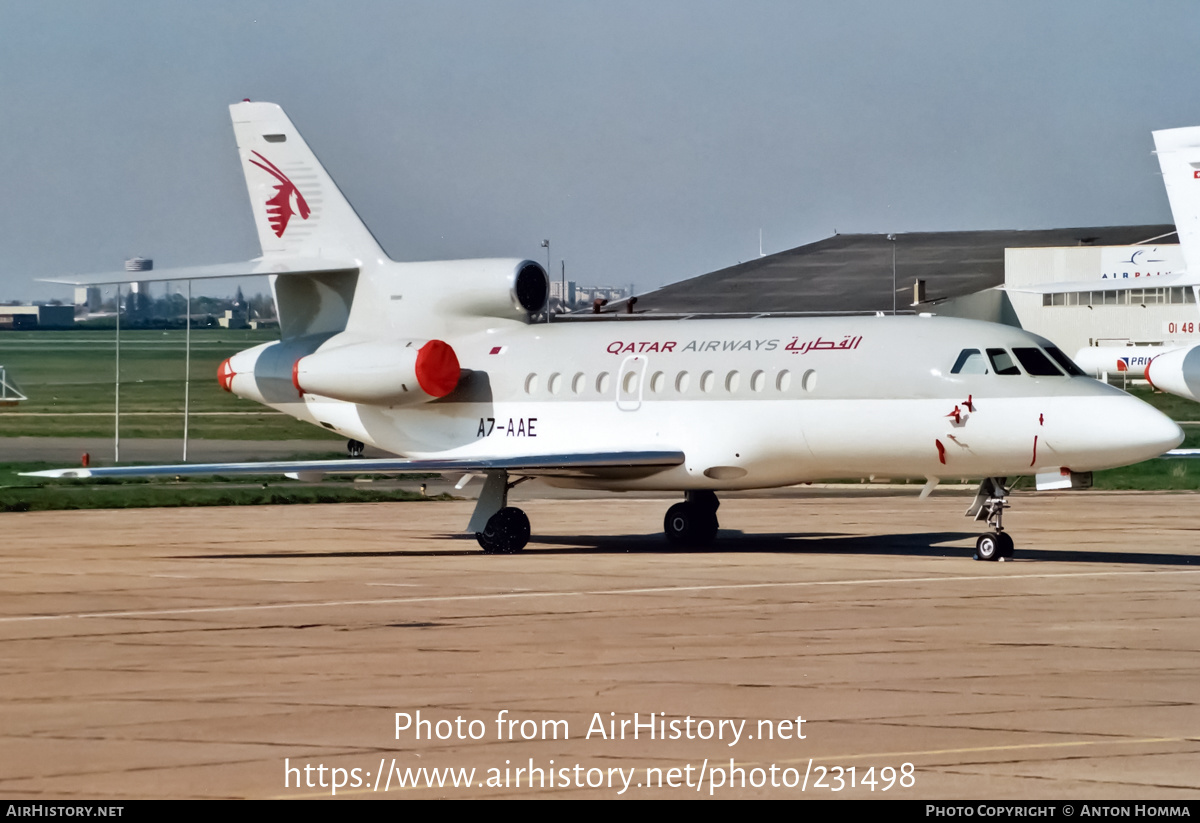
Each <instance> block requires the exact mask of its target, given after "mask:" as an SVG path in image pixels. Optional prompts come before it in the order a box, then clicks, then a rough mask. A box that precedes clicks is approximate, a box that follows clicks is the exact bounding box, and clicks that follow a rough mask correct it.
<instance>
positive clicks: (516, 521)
mask: <svg viewBox="0 0 1200 823" xmlns="http://www.w3.org/2000/svg"><path fill="white" fill-rule="evenodd" d="M475 539H476V540H478V541H479V545H480V546H482V547H483V553H484V554H516V553H517V552H519V551H521V549H523V548H525V544H526V543H528V542H529V518H528V517H527V516H526V515H525V512H523V511H521V510H520V509H518V508H515V507H513V506H506V507H505V508H503V509H501V510H500V511H498V512H496V513H495V514H493V515H492V516H491V517H490V518H488V522H487V525H486V526H485V527H484V529H483V531H481V532H475Z"/></svg>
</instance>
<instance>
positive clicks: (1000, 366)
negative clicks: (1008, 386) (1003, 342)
mask: <svg viewBox="0 0 1200 823" xmlns="http://www.w3.org/2000/svg"><path fill="white" fill-rule="evenodd" d="M987 355H988V359H989V360H991V361H992V370H993V371H995V372H996V374H1020V373H1021V370H1020V369H1018V368H1017V364H1016V363H1014V362H1013V359H1012V355H1011V354H1009V353H1008V352H1007V351H1005V350H1004V349H988V350H987Z"/></svg>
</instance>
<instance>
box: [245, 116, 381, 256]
mask: <svg viewBox="0 0 1200 823" xmlns="http://www.w3.org/2000/svg"><path fill="white" fill-rule="evenodd" d="M229 114H230V117H231V118H232V119H233V132H234V136H235V137H236V138H237V147H238V155H239V156H240V157H241V161H242V172H243V173H244V174H245V175H246V188H247V189H248V190H249V192H250V206H251V208H252V209H253V211H254V222H255V225H256V226H257V227H258V239H259V242H260V243H261V244H262V250H263V256H265V257H273V256H288V257H325V258H338V259H347V258H349V259H356V260H381V259H385V255H384V253H383V250H382V249H381V248H380V246H379V243H378V242H376V240H375V238H374V237H373V236H372V235H371V232H370V230H369V229H368V228H367V227H366V226H365V225H364V224H363V222H362V220H361V219H360V218H359V216H358V215H357V214H355V212H354V209H353V207H352V206H351V205H350V203H349V202H347V201H346V198H345V197H344V196H343V195H342V193H341V191H339V190H338V187H337V184H335V183H334V182H333V179H332V178H331V177H330V176H329V174H328V173H327V172H326V171H325V169H324V167H323V166H322V165H321V163H320V161H318V160H317V157H316V155H314V154H313V153H312V150H311V149H309V147H308V144H307V143H305V142H304V138H303V137H301V136H300V132H298V131H296V127H295V126H293V125H292V121H291V120H289V119H288V116H287V115H286V114H284V113H283V109H281V108H280V107H279V106H277V105H275V104H274V103H250V102H245V103H235V104H234V105H232V106H230V107H229Z"/></svg>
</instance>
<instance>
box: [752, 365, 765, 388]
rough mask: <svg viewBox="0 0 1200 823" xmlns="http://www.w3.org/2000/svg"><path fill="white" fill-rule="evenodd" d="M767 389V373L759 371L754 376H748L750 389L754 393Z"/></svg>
mask: <svg viewBox="0 0 1200 823" xmlns="http://www.w3.org/2000/svg"><path fill="white" fill-rule="evenodd" d="M766 387H767V373H766V372H765V371H763V370H762V369H759V370H758V371H756V372H755V373H754V374H752V375H750V388H751V389H752V390H754V391H762V390H763V389H765V388H766Z"/></svg>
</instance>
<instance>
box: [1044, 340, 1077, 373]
mask: <svg viewBox="0 0 1200 823" xmlns="http://www.w3.org/2000/svg"><path fill="white" fill-rule="evenodd" d="M1046 351H1047V352H1049V353H1050V356H1051V357H1053V358H1054V362H1056V363H1058V365H1060V366H1062V367H1063V371H1065V372H1066V373H1067V374H1069V375H1071V376H1072V377H1086V376H1087V372H1085V371H1084V370H1083V369H1081V368H1079V367H1078V366H1076V365H1075V361H1074V360H1072V359H1071V358H1069V357H1067V356H1066V355H1065V354H1063V353H1062V350H1061V349H1059V348H1058V347H1057V346H1047V347H1046Z"/></svg>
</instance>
